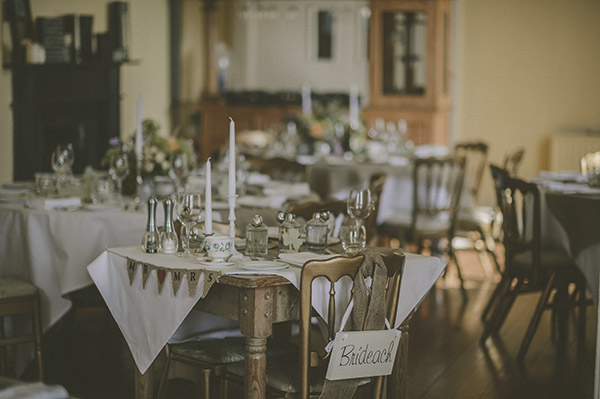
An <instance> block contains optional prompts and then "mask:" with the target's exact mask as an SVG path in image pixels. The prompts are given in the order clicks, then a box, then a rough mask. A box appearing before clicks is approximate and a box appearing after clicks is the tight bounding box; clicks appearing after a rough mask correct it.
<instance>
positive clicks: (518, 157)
mask: <svg viewBox="0 0 600 399" xmlns="http://www.w3.org/2000/svg"><path fill="white" fill-rule="evenodd" d="M524 155H525V149H524V148H518V149H516V150H515V151H512V152H507V153H506V154H505V155H504V161H503V162H502V168H504V169H505V170H506V171H508V174H509V175H511V176H513V177H514V176H516V175H517V172H518V170H519V166H521V161H522V160H523V156H524Z"/></svg>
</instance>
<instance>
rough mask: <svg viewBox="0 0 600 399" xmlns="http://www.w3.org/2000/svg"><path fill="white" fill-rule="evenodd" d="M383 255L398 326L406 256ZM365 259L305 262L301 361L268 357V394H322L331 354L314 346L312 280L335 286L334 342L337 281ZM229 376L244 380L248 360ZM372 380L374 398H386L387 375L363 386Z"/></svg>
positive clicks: (390, 312)
mask: <svg viewBox="0 0 600 399" xmlns="http://www.w3.org/2000/svg"><path fill="white" fill-rule="evenodd" d="M382 258H383V262H384V264H385V265H386V268H387V283H386V292H385V298H386V309H387V310H386V316H387V318H388V320H389V322H390V325H394V324H395V322H396V310H397V306H398V296H399V292H400V285H401V280H402V273H403V270H404V261H405V256H404V254H403V253H402V252H399V251H389V250H388V251H386V252H384V253H383V254H382ZM362 262H363V256H362V255H358V256H355V257H352V258H348V257H343V256H338V257H334V258H330V259H327V260H313V261H309V262H306V263H305V264H304V266H303V268H302V276H301V281H300V336H299V346H298V348H297V352H296V356H297V360H296V361H294V360H291V359H290V358H289V357H269V356H267V371H266V375H267V393H268V394H269V393H270V394H271V395H272V396H276V397H284V398H301V399H308V398H316V397H319V395H320V392H321V390H322V388H323V384H324V379H325V373H326V370H327V362H328V360H329V359H328V355H327V354H325V355H323V354H322V353H318V351H314V350H313V347H312V346H311V335H312V334H314V331H312V330H311V318H312V316H313V309H312V282H313V281H314V280H315V279H317V278H320V277H324V278H326V279H327V280H328V284H330V286H331V289H330V290H329V304H330V305H329V312H328V315H327V322H328V323H327V324H328V332H327V335H328V337H327V340H328V341H331V340H332V339H333V338H334V336H335V332H336V331H335V327H334V320H335V319H336V317H335V306H332V305H331V304H333V303H335V295H336V292H335V289H334V288H333V287H334V284H335V282H336V281H338V280H339V279H340V278H342V277H343V276H350V277H351V278H352V279H354V277H355V276H356V274H357V272H358V271H359V269H360V267H361V265H362ZM398 355H400V354H398ZM396 366H397V364H396ZM398 368H400V367H398ZM227 378H230V379H232V380H236V381H238V382H241V381H243V378H244V363H243V362H238V363H233V364H231V365H230V366H228V367H227ZM369 383H372V394H371V397H372V398H378V399H379V398H382V394H383V387H384V377H374V378H373V379H368V378H367V379H363V380H361V384H359V386H364V385H367V384H369ZM394 383H398V382H397V381H396V382H394Z"/></svg>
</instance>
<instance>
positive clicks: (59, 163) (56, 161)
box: [51, 143, 75, 186]
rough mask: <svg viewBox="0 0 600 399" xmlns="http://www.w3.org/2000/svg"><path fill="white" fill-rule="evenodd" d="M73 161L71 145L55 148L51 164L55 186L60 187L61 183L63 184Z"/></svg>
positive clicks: (61, 145)
mask: <svg viewBox="0 0 600 399" xmlns="http://www.w3.org/2000/svg"><path fill="white" fill-rule="evenodd" d="M74 161H75V155H74V153H73V145H72V144H71V143H68V144H59V145H58V146H56V149H55V150H54V152H53V153H52V159H51V162H52V170H53V171H54V174H55V175H56V180H57V186H60V185H61V184H62V183H64V181H65V178H66V176H67V174H68V173H69V171H70V170H71V166H73V162H74Z"/></svg>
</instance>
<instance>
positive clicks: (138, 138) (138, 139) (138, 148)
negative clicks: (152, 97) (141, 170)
mask: <svg viewBox="0 0 600 399" xmlns="http://www.w3.org/2000/svg"><path fill="white" fill-rule="evenodd" d="M143 107H144V98H143V97H142V95H141V94H140V96H139V98H138V103H137V121H136V122H137V124H136V129H135V155H136V156H137V157H138V158H141V157H142V146H143V144H144V138H143V136H142V114H143Z"/></svg>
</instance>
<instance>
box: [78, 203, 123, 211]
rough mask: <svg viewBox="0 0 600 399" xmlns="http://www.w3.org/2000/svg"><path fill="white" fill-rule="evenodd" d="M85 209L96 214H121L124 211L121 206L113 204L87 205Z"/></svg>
mask: <svg viewBox="0 0 600 399" xmlns="http://www.w3.org/2000/svg"><path fill="white" fill-rule="evenodd" d="M84 209H85V210H86V211H94V212H119V211H121V210H122V208H121V207H120V206H118V205H113V204H87V205H85V207H84Z"/></svg>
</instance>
